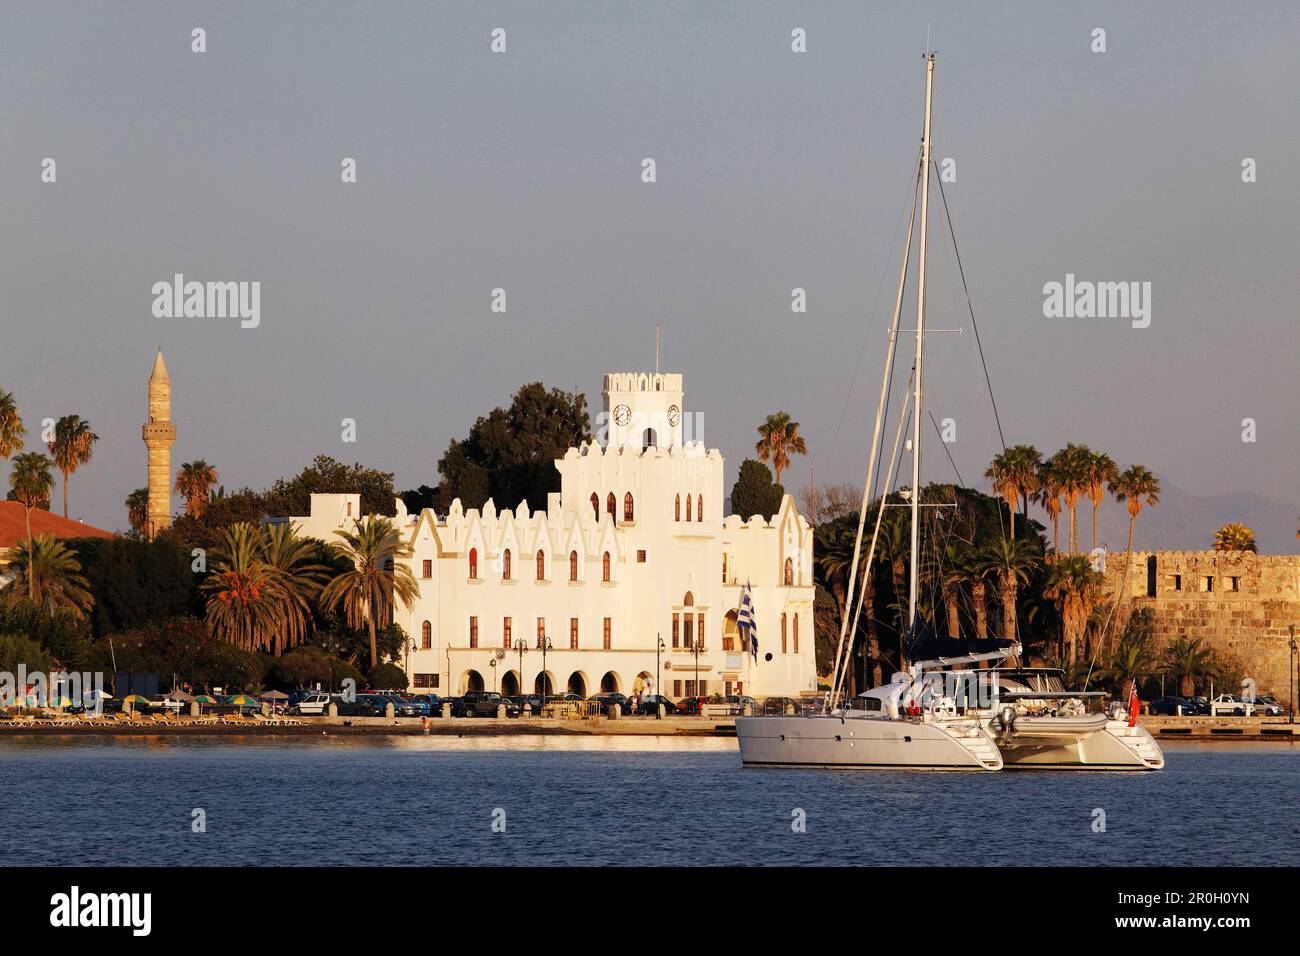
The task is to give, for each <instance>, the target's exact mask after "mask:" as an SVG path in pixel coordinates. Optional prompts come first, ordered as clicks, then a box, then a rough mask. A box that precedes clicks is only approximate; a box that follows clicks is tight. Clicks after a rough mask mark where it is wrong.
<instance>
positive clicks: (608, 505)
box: [605, 491, 618, 522]
mask: <svg viewBox="0 0 1300 956" xmlns="http://www.w3.org/2000/svg"><path fill="white" fill-rule="evenodd" d="M605 512H606V513H607V514H608V515H609V520H610V521H615V522H616V521H618V515H616V514H615V513H614V492H612V491H611V492H610V493H609V495H608V496H606V498H605Z"/></svg>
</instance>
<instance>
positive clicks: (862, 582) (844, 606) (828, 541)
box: [815, 515, 880, 697]
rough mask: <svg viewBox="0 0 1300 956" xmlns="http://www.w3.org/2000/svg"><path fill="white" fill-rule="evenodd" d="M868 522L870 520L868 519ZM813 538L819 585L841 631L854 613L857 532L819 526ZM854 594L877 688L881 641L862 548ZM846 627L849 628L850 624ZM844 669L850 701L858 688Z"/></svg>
mask: <svg viewBox="0 0 1300 956" xmlns="http://www.w3.org/2000/svg"><path fill="white" fill-rule="evenodd" d="M868 519H869V520H870V515H868ZM815 534H816V537H817V549H816V553H817V558H816V567H817V570H818V571H819V572H820V573H819V580H818V584H819V585H821V587H822V588H823V590H825V591H826V592H827V593H828V594H829V595H830V596H831V600H832V601H833V602H834V604H835V607H836V612H837V620H839V622H840V624H841V627H842V626H843V625H844V619H845V617H851V616H852V615H853V609H852V608H851V607H849V606H848V585H849V573H850V570H849V566H850V565H851V564H852V563H853V547H854V542H855V541H856V540H857V530H856V528H854V527H851V526H849V525H848V524H845V523H844V522H834V523H831V524H823V525H819V526H818V528H817V530H816V532H815ZM855 590H856V598H857V599H858V600H860V601H861V603H862V613H863V614H864V615H865V616H866V627H867V647H866V651H867V655H868V656H869V657H870V658H871V661H872V668H873V672H875V675H876V684H879V683H880V679H879V676H880V675H879V671H880V637H879V635H878V633H877V631H876V620H875V608H874V603H875V582H874V576H873V575H872V574H870V573H869V571H868V569H867V555H866V549H865V547H864V549H863V551H862V553H861V554H860V555H859V556H858V583H857V585H855ZM848 623H849V626H850V627H852V621H851V620H850V621H849V622H848ZM853 637H856V635H850V638H851V639H852V638H853ZM844 666H845V667H846V668H847V669H848V686H849V696H850V697H852V696H853V695H854V694H855V693H856V687H857V673H856V669H855V668H854V667H853V666H852V664H851V663H849V662H846V663H845V664H844ZM873 686H874V685H873Z"/></svg>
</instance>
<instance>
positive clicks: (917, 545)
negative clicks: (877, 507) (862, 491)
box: [907, 50, 934, 631]
mask: <svg viewBox="0 0 1300 956" xmlns="http://www.w3.org/2000/svg"><path fill="white" fill-rule="evenodd" d="M933 96H934V53H932V52H931V51H929V50H927V51H926V52H925V136H924V139H922V141H921V243H920V252H919V254H918V258H917V291H916V375H915V376H914V378H915V382H914V383H913V387H914V389H915V391H914V393H913V396H912V573H911V581H910V582H909V585H908V596H907V625H908V630H909V631H912V630H914V629H915V627H916V596H917V595H916V592H917V572H918V570H919V568H920V564H919V562H920V557H921V521H920V517H921V414H922V410H923V409H924V408H925V402H924V401H923V395H924V389H925V386H924V382H925V375H924V364H923V363H924V361H925V253H926V240H927V239H928V237H929V229H928V228H927V227H928V226H929V224H930V215H929V213H930V103H931V100H932V99H933Z"/></svg>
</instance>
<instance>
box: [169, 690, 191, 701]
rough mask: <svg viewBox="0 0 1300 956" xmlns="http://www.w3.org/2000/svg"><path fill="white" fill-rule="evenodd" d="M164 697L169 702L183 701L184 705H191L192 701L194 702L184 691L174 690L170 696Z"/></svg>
mask: <svg viewBox="0 0 1300 956" xmlns="http://www.w3.org/2000/svg"><path fill="white" fill-rule="evenodd" d="M163 696H164V697H165V698H166V699H167V700H179V701H181V702H182V703H189V702H190V701H192V700H194V698H193V697H191V696H190V695H189V694H187V693H185V691H183V690H174V691H171V692H170V693H168V694H164V695H163Z"/></svg>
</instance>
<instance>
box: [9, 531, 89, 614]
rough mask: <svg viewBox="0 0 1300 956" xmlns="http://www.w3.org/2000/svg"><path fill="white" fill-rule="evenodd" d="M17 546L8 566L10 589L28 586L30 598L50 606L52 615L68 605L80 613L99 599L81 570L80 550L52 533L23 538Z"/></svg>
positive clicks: (85, 611) (74, 611)
mask: <svg viewBox="0 0 1300 956" xmlns="http://www.w3.org/2000/svg"><path fill="white" fill-rule="evenodd" d="M22 545H26V548H25V549H23V548H22ZM15 550H17V551H18V556H17V557H16V558H14V559H13V560H12V561H10V562H9V564H8V567H7V571H8V573H9V574H11V575H13V580H12V581H10V583H9V585H8V586H7V588H6V590H7V591H13V592H15V593H16V592H17V591H18V589H19V588H25V589H26V590H27V594H28V598H29V599H30V600H33V601H36V602H37V603H40V604H44V605H45V606H46V607H48V608H49V611H50V616H51V617H53V616H54V612H55V610H57V609H58V608H66V609H68V610H70V611H72V613H73V614H75V615H76V616H77V617H84V616H85V615H86V613H87V612H89V611H90V608H91V606H92V605H93V604H94V603H95V599H94V597H93V596H92V595H91V593H90V582H89V581H87V580H86V579H85V577H83V576H82V574H81V563H80V562H79V561H78V560H77V552H75V551H72V550H70V549H69V548H68V547H67V546H66V545H64V543H63V542H62V541H60V540H59V539H58V538H56V537H54V535H52V534H38V535H37V536H36V540H35V541H30V540H29V541H24V542H20V547H19V548H17V549H15Z"/></svg>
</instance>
